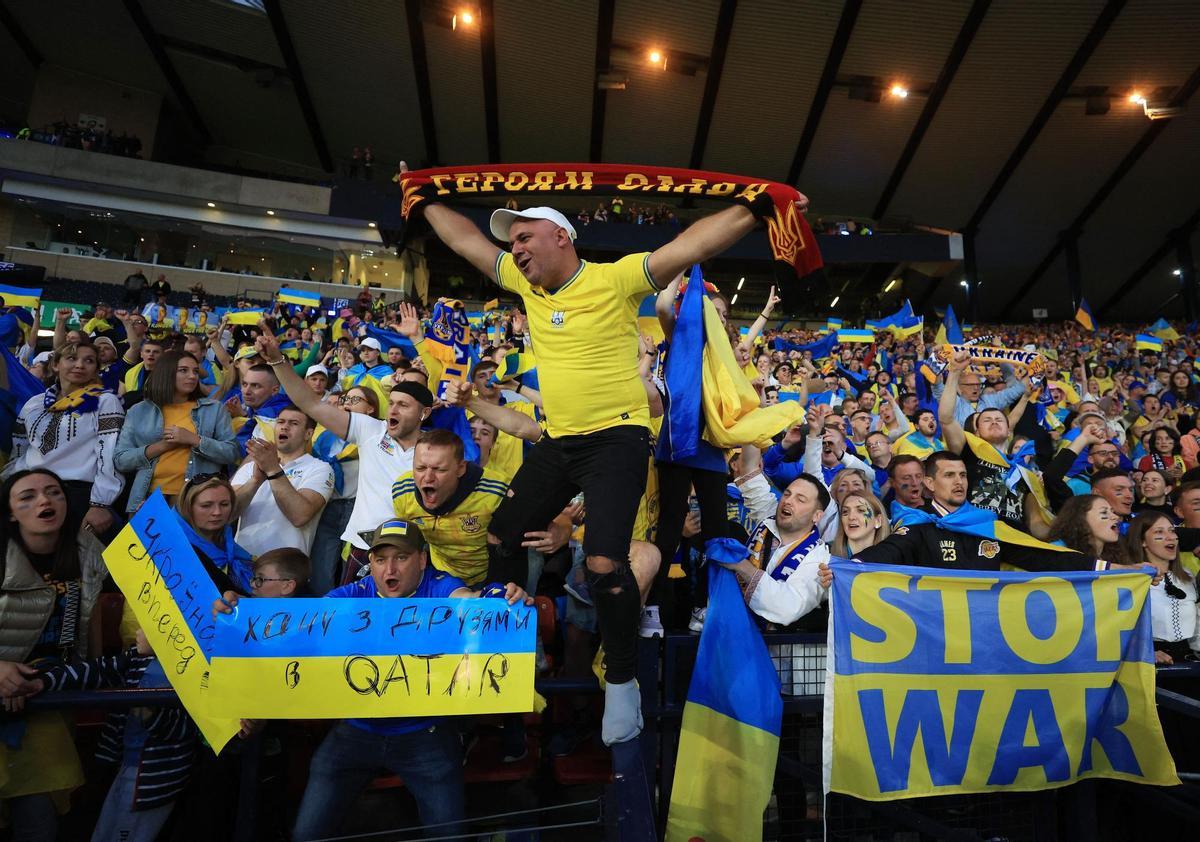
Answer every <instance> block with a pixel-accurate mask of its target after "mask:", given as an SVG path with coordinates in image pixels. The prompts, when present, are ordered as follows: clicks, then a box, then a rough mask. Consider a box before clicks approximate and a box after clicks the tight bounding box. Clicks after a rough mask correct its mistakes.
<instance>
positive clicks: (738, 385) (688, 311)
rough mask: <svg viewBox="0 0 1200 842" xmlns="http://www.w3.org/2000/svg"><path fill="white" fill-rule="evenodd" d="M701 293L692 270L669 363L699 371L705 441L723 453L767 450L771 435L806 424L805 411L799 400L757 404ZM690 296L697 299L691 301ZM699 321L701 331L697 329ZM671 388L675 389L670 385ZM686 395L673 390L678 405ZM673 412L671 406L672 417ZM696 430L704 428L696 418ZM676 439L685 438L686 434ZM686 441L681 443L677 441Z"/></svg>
mask: <svg viewBox="0 0 1200 842" xmlns="http://www.w3.org/2000/svg"><path fill="white" fill-rule="evenodd" d="M703 289H704V285H703V282H702V280H701V278H700V267H698V266H697V267H694V268H693V269H692V275H691V280H690V281H689V283H688V288H687V290H686V291H685V292H684V300H683V302H682V304H681V305H680V308H679V315H678V317H677V318H676V320H675V330H674V333H673V335H672V338H671V349H670V351H669V353H668V355H667V359H668V360H670V359H672V358H674V359H675V360H676V366H680V365H683V364H684V360H690V361H691V362H690V363H689V364H690V365H693V366H696V367H698V368H699V369H700V384H701V387H700V410H701V412H703V414H704V438H705V439H706V440H707V441H708V442H709V443H711V444H714V445H716V446H717V447H724V448H730V447H741V446H742V445H744V444H753V445H757V446H758V447H761V448H763V449H766V448H768V447H770V446H771V437H772V436H773V435H775V434H776V433H778V432H779V431H780V430H783V429H785V428H787V427H790V426H791V425H792V424H797V423H799V422H800V421H802V420H804V407H802V406H800V404H799V403H798V402H796V401H784V402H782V403H778V404H775V405H774V406H760V405H759V404H760V401H759V398H758V392H756V391H754V387H753V386H751V385H750V380H749V379H748V378H747V377H746V373H745V372H744V371H742V369H741V368H739V367H738V364H737V360H736V359H734V356H733V347H732V346H731V345H730V344H729V338H728V336H727V335H726V333H725V327H724V325H722V324H721V317H720V316H718V315H717V310H716V308H715V307H713V304H712V302H711V301H710V300H709V299H708V296H707V295H705V294H704V293H703ZM689 294H690V295H692V296H694V297H693V298H691V299H689V297H688V296H689ZM696 299H699V301H698V302H697V301H696ZM700 321H702V323H703V326H704V329H703V332H700V331H697V330H695V329H694V328H695V325H696V323H697V322H700ZM701 343H702V347H701ZM667 388H668V389H670V388H671V384H670V382H669V381H668V383H667ZM682 394H683V393H682V392H680V391H677V390H674V389H672V392H671V400H672V401H676V400H677V399H678V398H679V396H680V395H682ZM674 413H675V405H674V403H673V404H672V409H671V414H672V415H674ZM672 422H673V423H674V422H675V421H674V419H672ZM694 429H696V430H699V429H700V426H699V420H698V419H697V420H696V422H695V427H694ZM677 435H680V436H682V435H683V432H679V433H678V434H677ZM682 441H683V440H682V438H681V439H678V440H677V442H679V443H682Z"/></svg>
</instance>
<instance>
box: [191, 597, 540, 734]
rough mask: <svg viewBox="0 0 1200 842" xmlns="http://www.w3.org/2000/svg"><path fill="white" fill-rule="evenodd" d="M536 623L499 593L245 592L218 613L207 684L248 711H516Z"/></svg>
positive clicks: (529, 686) (331, 714) (529, 684)
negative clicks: (285, 595) (315, 595)
mask: <svg viewBox="0 0 1200 842" xmlns="http://www.w3.org/2000/svg"><path fill="white" fill-rule="evenodd" d="M536 633H537V613H536V611H535V610H534V609H533V608H531V607H525V606H510V605H509V604H508V603H507V602H505V601H504V600H503V599H244V600H241V601H240V602H239V603H238V605H237V608H236V609H235V610H234V613H233V614H223V615H219V616H218V618H217V621H216V635H215V639H214V648H213V666H212V681H211V683H210V690H209V692H210V697H211V701H212V705H213V710H214V711H216V712H219V713H223V714H227V715H230V716H240V717H247V718H259V717H262V718H264V719H338V718H342V717H356V718H360V719H361V718H370V717H394V716H443V715H453V714H477V713H519V712H524V711H530V710H533V701H534V699H533V679H534V674H535V672H536V665H535V659H534V638H535V636H536Z"/></svg>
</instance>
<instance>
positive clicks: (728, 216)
mask: <svg viewBox="0 0 1200 842" xmlns="http://www.w3.org/2000/svg"><path fill="white" fill-rule="evenodd" d="M427 214H428V212H427ZM756 224H758V220H756V219H755V218H754V214H753V213H751V212H750V209H749V208H747V207H743V206H742V205H734V206H733V207H729V208H726V209H725V210H723V211H720V212H718V213H714V214H712V215H711V216H706V217H704V218H703V219H701V220H698V221H697V222H694V223H692V225H691V227H689V228H687V229H686V230H684V231H683V232H682V233H681V234H680V235H679V236H678V237H676V238H675V239H674V240H671V242H669V243H667V244H666V245H665V246H662V247H661V248H659V249H658V250H657V251H655V252H653V253H652V254H651V255H650V260H649V262H648V264H647V266H648V267H649V269H650V274H651V276H653V277H654V278H673V277H675V276H676V275H678V274H680V273H681V272H684V271H686V270H687V269H688V267H690V266H692V265H693V264H696V263H701V262H703V261H705V260H708V259H709V258H712V257H716V256H717V255H718V254H721V253H722V252H723V251H725V250H726V249H728V248H729V247H730V246H732V245H733V244H734V243H736V242H737V241H738V240H740V239H741V238H742V237H744V236H746V235H747V234H749V233H750V232H751V231H753V230H754V226H755V225H756ZM472 227H474V226H472ZM476 230H478V229H476ZM480 236H482V235H480ZM443 239H445V238H444V237H443ZM451 248H453V246H451ZM493 248H494V247H493ZM456 251H457V249H456ZM460 254H461V252H460ZM464 256H465V255H464ZM494 259H495V257H494V255H493V260H494Z"/></svg>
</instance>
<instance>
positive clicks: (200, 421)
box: [115, 398, 241, 512]
mask: <svg viewBox="0 0 1200 842" xmlns="http://www.w3.org/2000/svg"><path fill="white" fill-rule="evenodd" d="M192 424H193V425H194V426H195V427H196V434H197V435H198V436H200V444H198V445H197V446H196V447H194V448H192V451H191V455H190V456H189V457H188V465H187V471H186V472H185V474H184V476H185V478H187V479H191V478H192V477H194V476H196V475H197V474H221V475H222V476H224V475H225V474H226V473H227V472H226V471H225V466H227V465H236V464H237V463H238V461H239V460H240V458H241V453H240V452H239V451H238V444H237V439H236V438H234V435H233V426H232V425H231V424H230V421H229V413H228V412H226V411H225V407H224V406H222V405H221V403H220V402H219V401H215V400H213V399H212V398H200V399H199V400H197V401H196V406H195V408H194V409H193V410H192ZM162 431H163V414H162V410H161V409H159V407H158V405H157V404H154V403H151V402H150V401H142V402H141V403H137V404H134V405H133V406H132V407H130V409H129V411H128V412H127V413H125V426H124V427H122V428H121V434H120V435H119V436H118V437H117V454H116V458H115V462H116V465H117V470H120V471H126V472H130V471H136V474H135V476H134V478H133V483H132V485H131V486H130V488H129V505H128V506H127V507H126V509H127V511H129V512H136V511H137V510H138V509H139V508H140V507H141V505H142V503H143V502H145V500H146V498H147V497H148V496H150V492H151V491H152V490H153V489H151V487H150V484H151V482H152V481H153V479H154V466H155V465H157V464H158V459H157V458H154V459H147V458H146V448H147V447H148V446H149V445H151V444H154V443H155V442H156V441H160V440H161V439H162Z"/></svg>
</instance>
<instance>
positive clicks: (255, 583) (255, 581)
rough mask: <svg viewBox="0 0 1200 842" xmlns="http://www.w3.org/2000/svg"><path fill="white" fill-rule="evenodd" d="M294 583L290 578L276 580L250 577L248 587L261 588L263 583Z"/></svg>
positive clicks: (273, 578)
mask: <svg viewBox="0 0 1200 842" xmlns="http://www.w3.org/2000/svg"><path fill="white" fill-rule="evenodd" d="M294 581H296V580H295V579H293V578H292V577H291V576H284V577H283V578H276V577H274V576H252V577H251V578H250V586H251V587H254V588H261V587H262V586H263V582H294Z"/></svg>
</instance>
